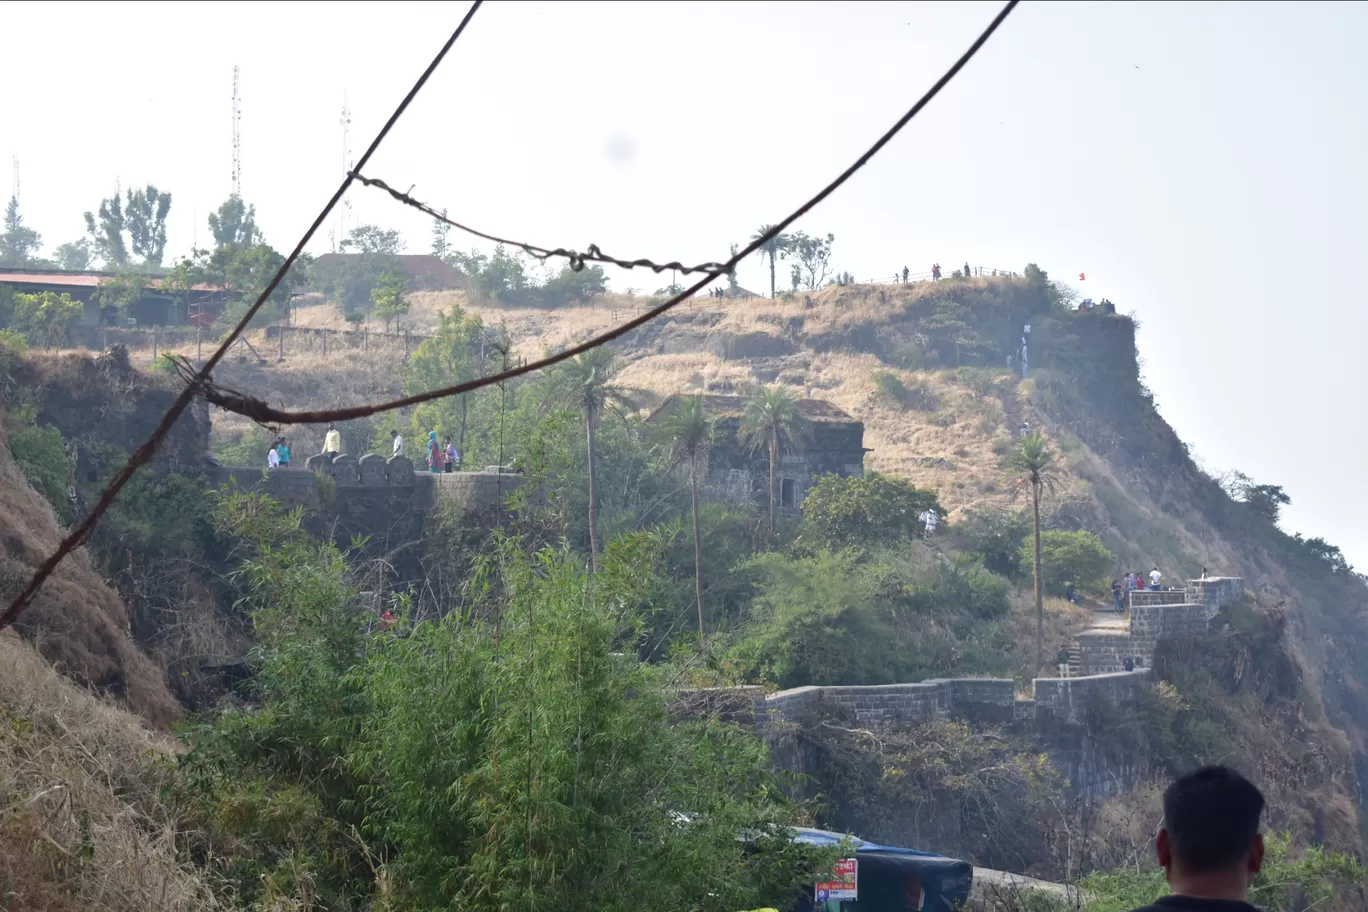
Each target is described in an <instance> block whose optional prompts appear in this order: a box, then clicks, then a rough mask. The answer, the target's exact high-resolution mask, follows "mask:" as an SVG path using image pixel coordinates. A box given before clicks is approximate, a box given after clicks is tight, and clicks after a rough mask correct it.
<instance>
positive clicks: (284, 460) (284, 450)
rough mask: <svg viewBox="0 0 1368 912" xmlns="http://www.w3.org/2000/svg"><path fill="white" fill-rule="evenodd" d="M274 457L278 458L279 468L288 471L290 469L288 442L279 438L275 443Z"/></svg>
mask: <svg viewBox="0 0 1368 912" xmlns="http://www.w3.org/2000/svg"><path fill="white" fill-rule="evenodd" d="M276 455H277V456H279V457H280V467H281V468H282V469H288V468H289V467H290V441H288V440H286V439H285V438H284V437H281V438H280V440H279V441H277V442H276Z"/></svg>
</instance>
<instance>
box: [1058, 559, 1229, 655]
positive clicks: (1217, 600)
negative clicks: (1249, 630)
mask: <svg viewBox="0 0 1368 912" xmlns="http://www.w3.org/2000/svg"><path fill="white" fill-rule="evenodd" d="M1242 598H1244V580H1243V579H1241V578H1239V577H1213V578H1209V579H1201V580H1192V581H1191V582H1189V583H1188V584H1187V586H1186V587H1185V588H1183V589H1137V590H1135V591H1133V592H1131V593H1130V596H1129V602H1130V630H1129V631H1126V630H1109V629H1108V630H1085V631H1083V632H1082V633H1080V634H1079V635H1078V636H1077V637H1075V638H1074V649H1073V654H1074V655H1075V656H1076V657H1077V667H1076V669H1075V670H1076V671H1078V673H1079V674H1083V675H1095V674H1107V673H1110V672H1117V671H1121V670H1122V668H1123V667H1124V662H1125V660H1126V657H1127V656H1130V657H1131V660H1132V661H1133V662H1134V664H1135V666H1136V667H1149V665H1150V664H1152V663H1153V661H1154V647H1155V644H1157V643H1158V642H1159V640H1160V639H1162V638H1167V637H1184V636H1197V635H1200V634H1202V633H1205V632H1206V629H1207V623H1208V622H1209V621H1210V620H1211V618H1212V617H1214V616H1215V615H1216V613H1217V612H1218V611H1220V610H1221V609H1222V608H1224V607H1225V606H1226V605H1228V604H1230V603H1231V602H1236V601H1239V600H1240V599H1242Z"/></svg>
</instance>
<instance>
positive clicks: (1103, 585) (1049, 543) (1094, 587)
mask: <svg viewBox="0 0 1368 912" xmlns="http://www.w3.org/2000/svg"><path fill="white" fill-rule="evenodd" d="M1033 558H1034V556H1033V554H1032V553H1031V543H1030V542H1029V541H1026V542H1023V543H1022V545H1021V549H1020V552H1019V560H1020V562H1021V565H1022V566H1029V565H1030V564H1031V562H1032V560H1033ZM1115 563H1116V555H1114V554H1112V553H1111V552H1110V551H1108V550H1107V546H1106V545H1104V544H1102V539H1100V538H1098V537H1097V536H1096V535H1094V534H1092V533H1091V532H1084V531H1081V530H1080V531H1078V532H1064V531H1062V530H1059V529H1052V530H1050V531H1048V532H1042V533H1040V573H1041V576H1042V577H1043V582H1044V585H1045V591H1046V592H1049V593H1050V594H1051V595H1063V594H1064V589H1065V587H1066V585H1067V584H1068V583H1070V582H1072V583H1073V584H1074V586H1075V587H1076V588H1077V589H1078V591H1079V592H1082V593H1088V594H1091V595H1100V594H1101V593H1103V592H1105V591H1106V589H1107V586H1108V577H1107V574H1108V572H1109V571H1111V570H1112V568H1113V567H1114V566H1115Z"/></svg>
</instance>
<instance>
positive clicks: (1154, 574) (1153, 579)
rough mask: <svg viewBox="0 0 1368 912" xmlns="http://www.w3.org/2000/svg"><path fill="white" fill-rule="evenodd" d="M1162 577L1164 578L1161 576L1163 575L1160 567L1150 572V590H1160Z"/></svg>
mask: <svg viewBox="0 0 1368 912" xmlns="http://www.w3.org/2000/svg"><path fill="white" fill-rule="evenodd" d="M1161 576H1163V574H1161V573H1160V572H1159V568H1158V567H1155V568H1154V569H1153V570H1151V571H1150V588H1151V589H1158V588H1159V579H1160V577H1161Z"/></svg>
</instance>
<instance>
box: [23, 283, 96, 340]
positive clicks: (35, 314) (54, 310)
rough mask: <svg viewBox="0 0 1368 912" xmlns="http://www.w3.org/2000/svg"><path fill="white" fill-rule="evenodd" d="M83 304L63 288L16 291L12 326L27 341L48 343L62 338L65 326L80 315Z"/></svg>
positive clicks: (77, 319)
mask: <svg viewBox="0 0 1368 912" xmlns="http://www.w3.org/2000/svg"><path fill="white" fill-rule="evenodd" d="M84 309H85V305H84V304H82V303H81V302H80V301H73V300H72V299H71V295H69V294H67V293H66V292H62V293H61V294H57V293H55V292H51V291H44V292H40V293H38V294H16V295H15V296H14V314H13V316H12V318H11V325H12V327H13V328H14V329H15V330H17V331H18V332H21V333H23V334H24V338H25V340H26V341H27V342H28V344H29V345H33V346H38V345H42V346H44V347H48V348H50V347H52V346H53V345H59V344H61V343H62V342H65V341H66V338H67V330H68V329H70V328H71V325H72V324H73V323H76V322H78V321H79V320H80V319H81V313H82V312H83V311H84Z"/></svg>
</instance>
